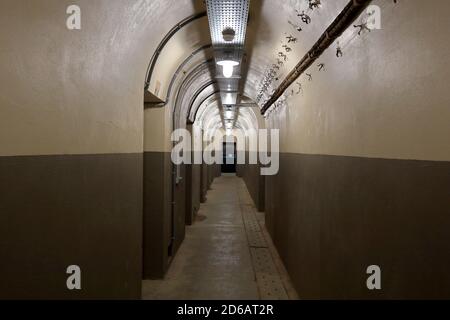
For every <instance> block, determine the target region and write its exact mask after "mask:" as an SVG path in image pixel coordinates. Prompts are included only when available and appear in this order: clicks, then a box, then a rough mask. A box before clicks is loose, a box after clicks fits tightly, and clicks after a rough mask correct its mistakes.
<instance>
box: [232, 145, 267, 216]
mask: <svg viewBox="0 0 450 320" xmlns="http://www.w3.org/2000/svg"><path fill="white" fill-rule="evenodd" d="M246 159H247V162H248V159H249V153H248V152H247V153H246ZM236 174H237V176H238V177H241V178H242V179H243V180H244V182H245V185H246V186H247V189H248V192H249V193H250V196H251V197H252V200H253V202H254V204H255V206H256V208H257V209H258V211H261V212H263V211H264V210H265V176H263V175H261V165H259V164H248V163H246V164H238V165H237V166H236Z"/></svg>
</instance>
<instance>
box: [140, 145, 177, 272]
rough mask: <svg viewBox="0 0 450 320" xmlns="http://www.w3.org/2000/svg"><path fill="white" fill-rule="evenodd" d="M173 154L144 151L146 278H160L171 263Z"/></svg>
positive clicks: (144, 263)
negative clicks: (171, 155) (171, 156)
mask: <svg viewBox="0 0 450 320" xmlns="http://www.w3.org/2000/svg"><path fill="white" fill-rule="evenodd" d="M171 179H172V164H171V159H170V153H167V152H145V153H144V228H143V230H144V237H143V239H144V241H143V249H144V255H143V259H144V261H143V276H144V279H160V278H163V277H164V274H165V272H166V270H167V268H168V266H169V245H170V240H171V239H170V238H171V233H172V231H171V219H172V207H171V199H172V190H171V188H172V183H171V182H172V180H171Z"/></svg>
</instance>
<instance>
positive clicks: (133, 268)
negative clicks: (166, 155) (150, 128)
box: [0, 154, 143, 299]
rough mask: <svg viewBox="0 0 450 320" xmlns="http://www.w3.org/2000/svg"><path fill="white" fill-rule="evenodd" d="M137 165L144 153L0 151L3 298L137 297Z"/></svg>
mask: <svg viewBox="0 0 450 320" xmlns="http://www.w3.org/2000/svg"><path fill="white" fill-rule="evenodd" d="M142 168H143V163H142V154H109V155H74V156H24V157H0V177H1V178H0V279H1V280H0V299H51V298H56V299H119V298H120V299H140V297H141V278H142V193H143V192H142V191H143V190H142V185H143V183H142V176H143V174H142ZM74 264H75V265H79V266H80V267H81V276H82V277H81V286H82V290H80V291H69V290H68V289H67V287H66V280H67V277H68V275H67V274H66V269H67V267H68V266H69V265H74Z"/></svg>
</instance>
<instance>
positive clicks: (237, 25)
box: [206, 0, 250, 47]
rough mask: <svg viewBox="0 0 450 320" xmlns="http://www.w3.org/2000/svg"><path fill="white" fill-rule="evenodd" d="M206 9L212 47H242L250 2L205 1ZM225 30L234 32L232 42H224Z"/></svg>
mask: <svg viewBox="0 0 450 320" xmlns="http://www.w3.org/2000/svg"><path fill="white" fill-rule="evenodd" d="M206 7H207V11H208V18H209V27H210V31H211V40H212V43H213V45H214V46H228V45H231V46H238V47H240V46H244V42H245V34H246V31H247V22H248V12H249V7H250V0H207V1H206ZM226 29H232V30H234V32H235V34H236V35H235V37H234V40H232V41H230V42H227V41H225V40H224V38H223V34H222V32H223V31H224V30H226Z"/></svg>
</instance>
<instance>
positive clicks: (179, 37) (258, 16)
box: [149, 0, 348, 126]
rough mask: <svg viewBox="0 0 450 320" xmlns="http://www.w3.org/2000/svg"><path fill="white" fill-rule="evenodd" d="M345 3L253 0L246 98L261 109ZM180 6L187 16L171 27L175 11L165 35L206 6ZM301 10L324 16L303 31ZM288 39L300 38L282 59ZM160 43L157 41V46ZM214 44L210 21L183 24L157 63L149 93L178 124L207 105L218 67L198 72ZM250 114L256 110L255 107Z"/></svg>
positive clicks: (338, 0)
mask: <svg viewBox="0 0 450 320" xmlns="http://www.w3.org/2000/svg"><path fill="white" fill-rule="evenodd" d="M155 2H159V3H160V5H161V6H165V5H166V4H165V2H166V1H155ZM347 3H348V0H335V1H327V2H324V3H323V4H322V7H321V10H314V11H310V10H308V9H309V7H308V4H309V2H308V1H306V0H303V1H302V0H295V1H294V0H279V1H267V0H258V1H257V0H253V1H251V2H250V14H249V22H248V27H247V30H248V31H247V40H246V43H245V55H244V58H243V61H242V70H241V71H242V72H241V74H242V79H241V91H242V96H243V97H248V98H249V99H251V100H252V101H254V102H256V103H257V104H258V105H259V106H260V107H261V106H262V104H263V102H264V101H265V100H266V99H267V98H268V97H269V96H270V95H271V93H272V92H273V90H274V89H275V88H276V87H277V86H278V85H279V84H280V83H281V81H282V80H283V79H284V77H285V76H286V75H287V74H288V73H289V72H290V71H291V70H292V69H293V68H294V67H295V66H296V64H297V63H298V61H300V59H301V58H302V57H303V56H304V54H305V53H306V52H308V50H309V49H310V48H311V46H312V45H313V44H314V43H315V42H316V41H317V39H318V38H319V37H320V35H321V34H322V33H323V31H324V30H323V26H324V23H325V25H327V24H329V23H331V22H332V21H333V20H334V19H335V18H336V16H337V15H338V14H339V13H340V12H341V10H342V9H343V8H344V7H345V6H346V4H347ZM176 7H177V10H174V11H176V16H177V17H179V14H180V13H181V12H183V13H184V14H185V16H184V17H182V18H180V19H179V20H178V21H177V22H175V23H174V24H172V25H170V24H169V21H170V22H171V23H172V22H173V19H174V17H173V16H174V15H175V14H172V15H171V16H170V18H169V19H167V22H166V21H164V23H163V24H164V27H165V31H164V32H161V34H167V33H168V32H169V31H170V30H171V29H172V28H173V27H174V26H176V25H177V23H179V22H180V21H183V20H185V19H187V18H189V17H193V16H195V15H198V14H199V13H202V12H204V11H205V10H206V7H205V5H204V3H203V1H201V0H194V1H181V2H179V3H177V6H176ZM303 10H305V11H308V13H309V14H310V16H311V18H312V19H320V21H321V23H320V24H314V23H311V24H309V25H307V26H304V28H303V31H301V32H299V31H298V30H297V29H296V25H300V24H301V23H300V18H299V16H298V13H299V12H301V11H303ZM160 28H161V27H160ZM288 37H292V38H296V41H295V42H292V43H289V45H288V47H289V51H287V48H285V49H286V52H284V51H283V52H284V53H285V55H286V59H284V58H283V57H280V56H279V52H280V51H281V50H284V49H283V48H282V44H285V43H286V39H287V38H288ZM157 45H158V44H156V43H155V47H157ZM210 45H211V36H210V34H209V27H208V19H207V17H206V16H202V17H201V18H196V19H194V20H192V22H190V23H187V24H186V25H185V26H183V27H181V28H179V29H178V30H177V31H176V33H174V34H173V36H172V37H171V38H170V40H169V41H168V42H167V44H166V45H165V46H164V48H163V50H162V51H161V53H160V56H159V58H158V60H157V62H156V65H155V68H154V72H153V74H152V77H151V83H150V86H149V91H151V92H152V93H153V94H155V95H156V96H158V98H159V99H161V100H162V101H166V102H168V103H169V104H170V105H171V107H172V108H174V110H175V114H176V118H177V120H176V125H177V126H185V124H186V119H187V120H188V121H195V120H196V119H195V118H194V117H195V114H197V113H198V112H197V109H199V108H200V107H202V106H203V107H204V106H205V105H208V102H207V101H205V99H206V98H208V97H210V96H211V95H212V94H213V93H214V92H216V91H217V85H216V84H215V79H214V78H215V68H214V66H210V67H209V70H206V69H203V72H196V70H198V66H200V65H203V66H204V65H205V63H206V61H208V60H210V59H211V58H212V50H211V47H210ZM280 48H281V49H280ZM278 59H281V60H282V61H283V63H282V65H281V66H280V68H279V70H278V72H277V76H276V77H275V79H273V80H272V81H271V82H270V83H269V85H267V87H266V89H265V90H261V87H262V85H263V83H264V81H265V80H266V75H267V73H268V71H269V70H270V69H271V68H272V67H273V66H274V65H275V64H277V61H278ZM180 66H182V68H181V67H180ZM180 68H181V69H182V70H180ZM186 79H188V81H186ZM171 84H172V85H171ZM171 86H172V90H171V91H173V92H170V95H169V96H168V95H167V91H168V89H169V87H171ZM192 97H194V99H192ZM167 100H169V101H167ZM214 104H215V107H217V108H218V109H219V110H220V109H221V108H222V106H221V103H220V100H219V99H216V100H215V102H214ZM252 113H253V114H254V111H253V110H252ZM257 113H258V112H257ZM238 114H239V115H240V117H251V116H250V115H249V114H248V113H247V112H245V111H244V112H243V113H240V112H239V113H238ZM215 117H216V118H217V119H219V118H220V112H219V114H215ZM255 117H256V118H257V117H260V115H257V116H255ZM244 122H247V123H253V124H256V125H257V122H258V121H257V120H255V119H246V121H244Z"/></svg>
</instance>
